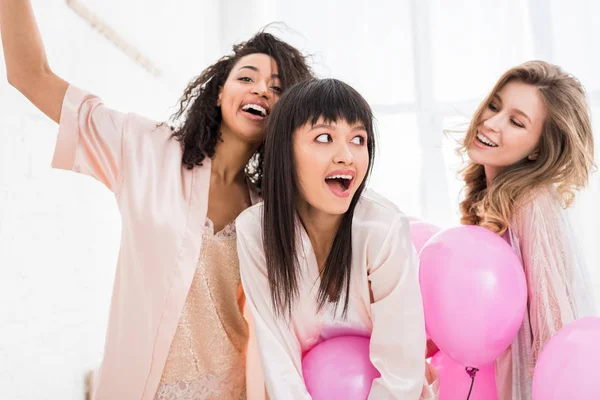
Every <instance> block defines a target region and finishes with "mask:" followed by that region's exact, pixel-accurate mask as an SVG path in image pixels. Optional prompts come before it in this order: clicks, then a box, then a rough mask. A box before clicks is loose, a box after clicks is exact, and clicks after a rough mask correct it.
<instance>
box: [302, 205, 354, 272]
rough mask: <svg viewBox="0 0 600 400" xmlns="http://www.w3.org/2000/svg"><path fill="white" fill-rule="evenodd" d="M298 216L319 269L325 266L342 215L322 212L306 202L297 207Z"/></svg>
mask: <svg viewBox="0 0 600 400" xmlns="http://www.w3.org/2000/svg"><path fill="white" fill-rule="evenodd" d="M298 216H299V217H300V221H302V225H303V226H304V229H305V230H306V233H307V234H308V238H309V239H310V242H311V244H312V247H313V250H314V252H315V256H316V257H317V263H318V265H319V271H321V270H322V269H323V267H324V266H325V261H326V260H327V257H328V256H329V252H330V251H331V246H332V245H333V240H334V239H335V235H336V234H337V231H338V228H339V226H340V223H341V222H342V217H343V216H342V215H331V214H327V213H324V212H322V211H320V210H317V209H315V208H313V207H311V206H310V205H309V204H308V203H304V204H303V205H301V206H300V207H298Z"/></svg>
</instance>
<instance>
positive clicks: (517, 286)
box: [419, 226, 527, 367]
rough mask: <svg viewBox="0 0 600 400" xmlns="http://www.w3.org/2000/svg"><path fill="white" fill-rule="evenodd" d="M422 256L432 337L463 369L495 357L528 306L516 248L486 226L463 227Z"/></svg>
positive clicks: (435, 242) (446, 234)
mask: <svg viewBox="0 0 600 400" xmlns="http://www.w3.org/2000/svg"><path fill="white" fill-rule="evenodd" d="M419 258H420V261H421V264H420V271H419V280H420V283H421V293H422V296H423V308H424V312H425V325H426V329H427V332H428V334H429V336H430V337H431V339H432V340H433V341H434V342H435V344H436V345H437V346H438V347H439V349H440V350H441V351H443V352H444V353H446V355H448V356H449V357H451V358H452V359H453V360H455V361H457V362H458V363H460V364H461V365H463V366H465V367H481V366H484V365H486V364H489V363H491V362H492V361H494V360H495V359H496V358H497V357H498V356H499V355H500V354H501V353H502V352H503V351H504V350H505V349H506V348H507V347H508V345H509V344H510V342H511V341H512V339H513V337H514V336H515V335H516V333H517V331H518V330H519V328H520V326H521V324H522V322H523V317H524V315H525V310H526V306H527V287H526V283H525V274H524V271H523V267H522V266H521V263H520V261H519V258H518V257H517V255H516V254H515V252H514V251H513V250H512V248H511V247H510V246H509V245H508V243H506V242H505V241H504V239H502V238H501V237H500V236H498V235H497V234H495V233H493V232H491V231H489V230H487V229H485V228H481V227H478V226H460V227H455V228H451V229H447V230H444V231H442V232H440V233H438V234H437V235H435V237H433V238H432V239H431V240H430V241H429V242H428V243H427V244H426V245H425V246H424V247H423V250H421V253H420V255H419Z"/></svg>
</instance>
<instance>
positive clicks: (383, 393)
mask: <svg viewBox="0 0 600 400" xmlns="http://www.w3.org/2000/svg"><path fill="white" fill-rule="evenodd" d="M368 279H369V282H370V285H371V291H372V294H373V302H372V304H371V312H372V318H373V331H372V334H371V347H370V357H371V362H372V363H373V365H374V366H375V367H376V368H377V370H378V371H379V372H380V374H381V377H380V378H377V379H375V380H374V381H373V385H372V387H371V392H370V394H369V400H388V399H389V400H392V399H398V400H400V399H401V400H417V399H435V398H436V396H437V381H436V380H435V371H434V370H433V371H432V370H431V367H430V366H427V367H428V368H429V371H428V375H430V376H431V375H433V378H432V379H433V382H432V383H428V382H427V380H426V378H425V374H426V361H425V347H426V335H425V317H424V314H423V303H422V298H421V290H420V286H419V276H418V259H417V254H416V251H415V249H414V247H413V245H412V242H411V237H410V228H409V224H408V220H407V219H406V217H404V216H403V215H398V216H397V217H396V218H395V219H394V221H393V222H392V223H391V226H390V228H389V231H388V233H387V235H386V237H385V239H384V240H383V243H382V245H381V249H380V250H379V254H378V256H377V257H376V259H375V260H374V263H373V265H371V266H370V267H369V269H368Z"/></svg>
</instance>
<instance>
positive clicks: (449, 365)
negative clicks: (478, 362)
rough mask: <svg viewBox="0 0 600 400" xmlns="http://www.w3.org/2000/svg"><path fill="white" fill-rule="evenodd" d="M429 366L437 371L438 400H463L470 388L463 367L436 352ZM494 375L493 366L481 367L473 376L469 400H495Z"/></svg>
mask: <svg viewBox="0 0 600 400" xmlns="http://www.w3.org/2000/svg"><path fill="white" fill-rule="evenodd" d="M431 365H432V366H433V367H434V368H435V369H436V370H437V373H438V378H439V382H440V397H439V399H438V400H465V399H466V398H467V395H468V394H469V388H470V387H471V377H470V376H469V375H468V374H467V372H466V371H465V367H464V366H462V365H460V364H458V363H457V362H456V361H454V360H452V359H451V358H450V357H448V356H447V355H445V354H444V353H442V352H441V351H440V352H438V353H437V354H436V355H435V356H433V357H432V358H431ZM497 399H498V393H497V391H496V373H495V371H494V364H493V363H492V364H489V365H485V366H483V367H481V368H480V369H479V371H477V373H476V374H475V382H474V383H473V391H472V392H471V397H469V400H497Z"/></svg>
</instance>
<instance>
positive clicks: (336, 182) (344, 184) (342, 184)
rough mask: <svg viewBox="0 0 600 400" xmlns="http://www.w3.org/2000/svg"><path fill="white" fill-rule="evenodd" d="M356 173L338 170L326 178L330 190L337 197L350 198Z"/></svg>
mask: <svg viewBox="0 0 600 400" xmlns="http://www.w3.org/2000/svg"><path fill="white" fill-rule="evenodd" d="M355 177H356V173H355V172H354V171H352V170H338V171H333V172H331V173H329V174H328V175H327V176H326V177H325V183H326V184H327V186H328V187H329V190H331V192H332V193H333V194H334V195H335V196H337V197H342V198H343V197H348V196H349V195H350V189H351V188H352V186H353V183H354V178H355Z"/></svg>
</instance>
